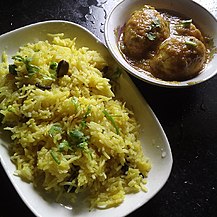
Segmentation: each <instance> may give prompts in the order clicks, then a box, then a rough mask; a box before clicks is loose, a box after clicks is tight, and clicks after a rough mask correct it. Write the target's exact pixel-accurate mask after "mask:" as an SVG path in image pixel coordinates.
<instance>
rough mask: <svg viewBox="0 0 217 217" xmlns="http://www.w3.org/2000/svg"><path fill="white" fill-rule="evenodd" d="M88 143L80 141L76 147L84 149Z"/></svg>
mask: <svg viewBox="0 0 217 217" xmlns="http://www.w3.org/2000/svg"><path fill="white" fill-rule="evenodd" d="M87 145H88V143H87V142H81V143H79V144H78V145H77V147H78V148H81V149H86V148H87Z"/></svg>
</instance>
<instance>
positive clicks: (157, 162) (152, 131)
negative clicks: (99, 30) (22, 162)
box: [0, 20, 173, 217]
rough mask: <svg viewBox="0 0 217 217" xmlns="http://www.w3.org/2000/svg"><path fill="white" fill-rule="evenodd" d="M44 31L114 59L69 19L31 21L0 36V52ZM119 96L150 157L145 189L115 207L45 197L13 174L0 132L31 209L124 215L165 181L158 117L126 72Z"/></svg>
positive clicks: (165, 148) (168, 159)
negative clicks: (131, 114)
mask: <svg viewBox="0 0 217 217" xmlns="http://www.w3.org/2000/svg"><path fill="white" fill-rule="evenodd" d="M47 33H53V34H55V33H64V35H65V37H70V38H74V37H76V38H77V43H76V44H77V46H78V47H79V46H82V47H83V46H87V47H89V48H90V49H93V50H96V51H98V52H100V53H101V54H102V55H103V56H104V57H105V58H108V59H110V61H114V60H113V58H112V57H111V55H110V54H109V52H108V51H107V48H106V47H105V46H104V45H103V44H102V43H101V42H100V41H99V40H98V39H97V38H96V37H95V36H94V35H93V34H92V33H91V32H89V31H88V30H86V29H85V28H83V27H81V26H79V25H77V24H75V23H71V22H67V21H61V20H53V21H45V22H40V23H36V24H32V25H29V26H26V27H22V28H20V29H17V30H14V31H11V32H9V33H6V34H4V35H1V36H0V53H2V52H3V51H5V52H6V53H7V54H8V56H9V57H11V56H12V55H14V53H15V52H16V51H17V50H18V48H19V47H20V46H22V45H25V44H26V43H28V42H37V41H39V40H47V39H48V36H47ZM119 85H120V86H119V91H118V97H122V99H123V100H124V101H126V102H127V106H129V107H132V108H133V110H134V112H135V116H136V118H137V119H138V121H139V124H140V125H141V128H142V133H141V135H140V137H141V142H142V147H143V149H144V151H145V155H146V156H147V157H148V158H149V159H150V162H151V164H152V169H151V171H150V173H149V176H148V179H147V182H148V184H147V188H148V192H147V193H144V192H140V193H137V194H130V195H127V196H126V198H125V201H124V202H123V203H122V204H121V205H120V206H118V207H115V208H110V209H103V210H100V209H96V210H91V211H89V209H88V206H86V204H85V203H83V202H82V200H80V201H78V202H77V203H76V204H75V206H64V205H63V204H58V203H56V202H54V199H53V198H50V197H49V198H48V197H47V195H46V194H45V193H43V192H38V191H37V190H35V189H34V188H33V186H32V185H31V184H28V183H26V182H23V181H22V180H21V179H20V178H19V177H17V176H15V175H14V171H15V166H14V164H13V163H12V162H11V161H10V158H9V153H8V150H7V144H8V143H9V142H10V138H9V137H8V135H7V134H6V133H5V132H4V131H3V129H1V131H0V160H1V164H2V166H3V168H4V170H5V172H6V174H7V175H8V178H9V179H10V181H11V183H12V184H13V186H14V188H15V189H16V191H17V193H18V194H19V195H20V197H21V198H22V200H23V201H24V203H25V204H26V205H27V206H28V207H29V208H30V210H31V211H32V212H33V213H34V214H35V215H36V216H40V217H45V216H53V217H57V216H65V217H69V216H87V217H90V216H95V217H97V216H111V215H112V216H117V217H118V216H119V217H120V216H125V215H127V214H129V213H131V212H133V211H134V210H135V209H137V208H139V207H140V206H142V205H144V204H145V203H146V202H147V201H149V200H150V199H151V198H152V197H153V196H154V195H156V194H157V192H158V191H159V190H160V189H161V188H162V187H163V186H164V184H165V183H166V181H167V179H168V177H169V175H170V172H171V168H172V162H173V159H172V153H171V149H170V145H169V142H168V139H167V137H166V135H165V133H164V130H163V128H162V127H161V125H160V123H159V121H158V119H157V117H156V116H155V114H154V113H153V111H152V110H151V108H150V107H149V105H148V104H147V102H146V101H145V100H144V98H143V97H142V95H141V94H140V93H139V91H138V90H137V89H136V87H135V86H134V84H133V82H132V81H131V79H130V78H129V76H128V74H127V73H125V72H124V73H123V74H122V76H121V78H120V83H119ZM126 89H127V92H126Z"/></svg>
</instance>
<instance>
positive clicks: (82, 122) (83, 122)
mask: <svg viewBox="0 0 217 217" xmlns="http://www.w3.org/2000/svg"><path fill="white" fill-rule="evenodd" d="M90 112H91V106H90V105H89V106H88V107H87V111H86V113H85V115H84V117H83V119H82V121H81V129H84V128H85V127H86V119H87V117H88V116H89V115H90Z"/></svg>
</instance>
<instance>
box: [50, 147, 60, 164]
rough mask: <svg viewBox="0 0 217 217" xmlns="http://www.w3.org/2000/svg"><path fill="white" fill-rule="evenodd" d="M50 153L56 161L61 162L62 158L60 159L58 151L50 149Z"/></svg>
mask: <svg viewBox="0 0 217 217" xmlns="http://www.w3.org/2000/svg"><path fill="white" fill-rule="evenodd" d="M50 155H51V156H52V158H53V159H54V161H55V162H56V163H57V164H60V160H59V159H58V157H57V153H56V152H55V151H54V150H52V149H51V150H50Z"/></svg>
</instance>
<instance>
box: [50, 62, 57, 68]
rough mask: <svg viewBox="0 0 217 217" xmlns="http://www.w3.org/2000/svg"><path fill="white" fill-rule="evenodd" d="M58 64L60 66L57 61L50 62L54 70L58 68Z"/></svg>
mask: <svg viewBox="0 0 217 217" xmlns="http://www.w3.org/2000/svg"><path fill="white" fill-rule="evenodd" d="M57 66H58V63H57V62H51V63H50V69H52V70H56V69H57Z"/></svg>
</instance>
